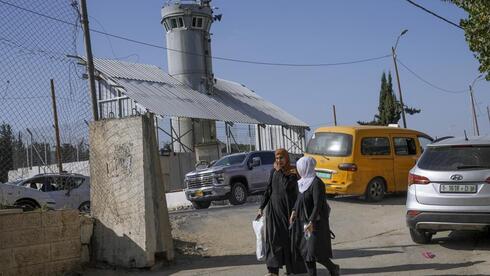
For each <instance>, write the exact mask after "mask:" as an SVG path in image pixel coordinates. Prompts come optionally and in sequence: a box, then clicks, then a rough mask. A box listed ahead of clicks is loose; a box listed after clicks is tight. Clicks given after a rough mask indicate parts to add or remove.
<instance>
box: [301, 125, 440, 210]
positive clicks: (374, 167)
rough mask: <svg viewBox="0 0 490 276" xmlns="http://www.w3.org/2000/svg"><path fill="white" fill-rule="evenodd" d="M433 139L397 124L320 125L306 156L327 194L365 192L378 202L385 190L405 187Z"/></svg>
mask: <svg viewBox="0 0 490 276" xmlns="http://www.w3.org/2000/svg"><path fill="white" fill-rule="evenodd" d="M432 140H433V139H432V138H431V137H430V136H429V135H427V134H425V133H422V132H419V131H416V130H411V129H404V128H399V127H384V126H333V127H321V128H319V129H317V130H316V131H315V133H314V134H313V136H312V137H311V139H310V141H309V142H308V146H307V148H306V153H305V155H306V156H311V157H313V158H314V159H315V160H316V162H317V165H316V173H317V175H318V177H320V178H321V179H322V181H323V182H324V183H325V186H326V193H327V195H328V196H331V197H333V196H335V195H365V198H366V199H367V200H369V201H379V200H381V199H382V198H383V197H384V195H385V194H386V193H394V192H403V191H406V190H407V187H408V185H407V184H408V183H407V182H408V171H409V170H410V169H411V168H412V167H413V166H414V165H415V162H416V161H417V159H418V158H419V156H420V154H421V153H422V151H423V149H424V148H425V146H426V145H427V144H428V143H430V142H431V141H432Z"/></svg>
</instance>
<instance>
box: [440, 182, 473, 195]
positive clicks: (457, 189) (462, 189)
mask: <svg viewBox="0 0 490 276" xmlns="http://www.w3.org/2000/svg"><path fill="white" fill-rule="evenodd" d="M440 191H441V193H476V185H444V184H443V185H441V188H440Z"/></svg>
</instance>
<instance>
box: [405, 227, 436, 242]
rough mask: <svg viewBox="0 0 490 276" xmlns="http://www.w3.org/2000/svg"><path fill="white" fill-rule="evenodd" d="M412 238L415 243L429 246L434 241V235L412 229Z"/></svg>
mask: <svg viewBox="0 0 490 276" xmlns="http://www.w3.org/2000/svg"><path fill="white" fill-rule="evenodd" d="M410 237H411V238H412V241H413V242H414V243H418V244H428V243H430V241H431V240H432V233H429V232H426V231H421V230H417V229H412V228H410Z"/></svg>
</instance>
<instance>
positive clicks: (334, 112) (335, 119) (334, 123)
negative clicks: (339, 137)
mask: <svg viewBox="0 0 490 276" xmlns="http://www.w3.org/2000/svg"><path fill="white" fill-rule="evenodd" d="M333 125H334V126H336V125H337V111H335V105H333Z"/></svg>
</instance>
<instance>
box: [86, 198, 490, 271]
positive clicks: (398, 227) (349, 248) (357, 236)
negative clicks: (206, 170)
mask: <svg viewBox="0 0 490 276" xmlns="http://www.w3.org/2000/svg"><path fill="white" fill-rule="evenodd" d="M329 203H330V205H331V207H332V213H331V218H330V220H331V227H332V229H333V231H334V232H335V234H336V236H337V237H336V239H335V240H334V241H333V248H334V256H335V260H334V261H335V262H336V263H339V264H340V266H341V274H342V275H490V254H489V249H490V235H489V234H488V233H479V232H443V233H438V234H437V235H436V236H434V240H433V243H432V244H429V245H417V244H415V243H413V242H412V241H411V239H410V236H409V233H408V229H407V227H406V226H405V219H404V214H405V206H404V204H405V196H403V195H401V196H391V197H389V198H387V199H385V200H383V201H382V202H381V203H376V204H375V203H366V202H364V201H362V200H360V199H358V198H355V197H342V198H337V199H334V200H330V201H329ZM257 208H258V204H256V203H249V204H246V205H243V206H219V207H218V206H216V207H211V208H210V209H208V210H187V211H179V212H174V213H172V214H171V220H172V223H173V227H174V230H173V235H174V238H175V239H176V245H177V246H178V256H177V260H176V263H175V264H174V265H172V266H170V267H165V268H160V269H158V270H154V271H101V270H93V271H88V272H87V273H86V275H179V276H180V275H182V276H184V275H247V276H251V275H264V274H266V272H267V271H266V267H265V265H264V264H263V263H261V262H258V261H257V260H256V258H255V236H254V234H253V230H252V225H251V222H252V220H253V218H254V217H255V214H256V210H257ZM427 252H430V253H431V254H428V255H432V256H434V257H433V258H428V257H426V256H424V253H427ZM425 255H427V254H425ZM113 273H114V274H113ZM281 273H282V274H283V272H281ZM319 275H328V272H327V271H326V269H324V268H321V269H320V270H319Z"/></svg>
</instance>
